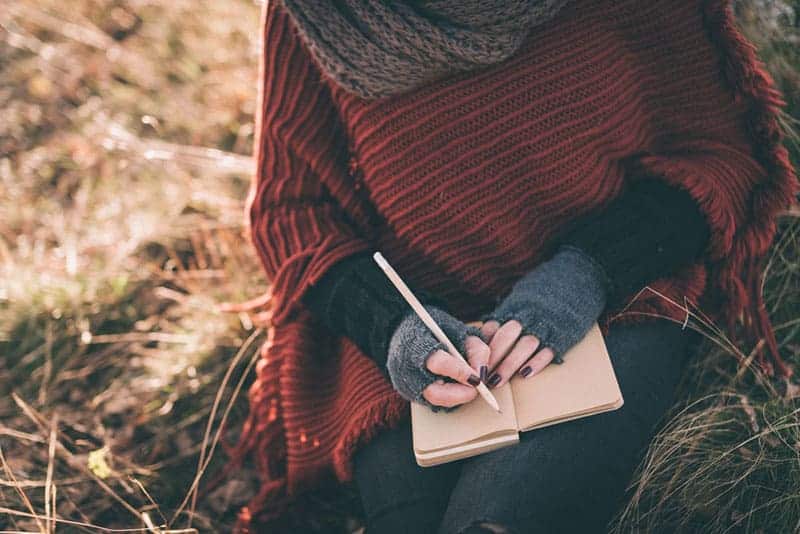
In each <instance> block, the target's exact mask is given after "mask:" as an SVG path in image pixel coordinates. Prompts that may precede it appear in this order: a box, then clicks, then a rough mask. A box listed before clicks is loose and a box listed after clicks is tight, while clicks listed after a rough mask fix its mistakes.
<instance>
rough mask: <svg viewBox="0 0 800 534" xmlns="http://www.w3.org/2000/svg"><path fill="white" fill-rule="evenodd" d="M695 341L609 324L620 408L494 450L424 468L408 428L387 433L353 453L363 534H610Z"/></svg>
mask: <svg viewBox="0 0 800 534" xmlns="http://www.w3.org/2000/svg"><path fill="white" fill-rule="evenodd" d="M698 338H699V336H698V334H697V333H695V332H693V331H691V330H689V329H686V330H682V329H681V327H680V325H677V324H675V323H672V322H669V321H666V320H664V319H658V320H655V321H650V322H648V323H644V324H639V325H612V326H611V328H610V331H609V335H608V336H607V337H606V345H607V346H608V351H609V354H610V356H611V360H612V362H613V365H614V370H615V372H616V374H617V380H618V381H619V384H620V389H621V390H622V395H623V397H624V399H625V403H624V405H623V406H622V408H620V409H618V410H615V411H612V412H607V413H603V414H598V415H594V416H591V417H586V418H582V419H577V420H574V421H568V422H565V423H561V424H558V425H554V426H549V427H545V428H541V429H538V430H533V431H530V432H523V433H521V434H520V442H519V444H517V445H512V446H510V447H505V448H502V449H498V450H496V451H492V452H490V453H486V454H482V455H479V456H474V457H472V458H465V459H464V460H460V461H456V462H451V463H447V464H442V465H438V466H434V467H419V466H418V465H417V464H416V461H415V460H414V454H413V451H412V446H411V427H410V421H409V420H405V421H404V422H403V423H402V424H400V425H398V426H396V427H394V428H391V429H386V430H384V431H383V432H381V433H380V434H379V435H378V436H376V437H375V439H373V440H372V441H370V442H368V443H367V444H365V445H364V446H363V447H361V448H360V449H359V450H358V451H357V452H356V454H355V456H354V467H355V482H356V486H357V487H358V489H359V493H360V495H361V501H362V503H363V506H364V511H365V514H366V521H367V528H366V534H392V533H399V532H404V533H405V532H407V533H414V534H421V533H427V532H431V533H440V534H450V533H465V532H466V533H469V532H475V533H477V532H511V533H523V532H524V533H550V532H567V533H572V532H576V533H595V532H604V531H605V529H606V525H607V524H608V522H609V521H610V520H611V519H612V517H613V515H614V513H615V512H616V511H617V509H618V508H619V507H620V506H621V505H622V504H624V499H625V498H626V488H627V485H628V483H629V482H630V481H631V477H632V475H633V472H634V470H635V468H636V466H637V464H638V463H639V461H640V460H641V459H642V457H643V455H644V453H645V452H646V450H647V446H648V445H649V442H650V439H651V438H652V437H653V435H654V434H655V432H656V430H657V429H658V427H660V424H662V423H663V422H664V421H663V420H662V418H663V417H662V416H663V415H664V413H665V412H666V411H667V410H668V409H669V408H670V407H671V406H672V403H673V402H674V400H675V399H674V392H675V387H676V386H677V384H678V381H679V379H680V377H681V374H682V370H683V366H684V364H685V363H686V358H687V355H688V354H689V353H690V349H691V348H692V347H693V345H694V343H695V342H696V341H698ZM487 523H488V524H489V525H492V527H491V528H489V527H488V526H487V525H486V524H487ZM481 525H484V526H481ZM499 527H500V528H499Z"/></svg>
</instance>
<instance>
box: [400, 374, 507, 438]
mask: <svg viewBox="0 0 800 534" xmlns="http://www.w3.org/2000/svg"><path fill="white" fill-rule="evenodd" d="M491 391H492V393H493V394H494V396H495V398H496V399H497V403H498V404H499V405H500V410H501V411H502V413H500V414H499V413H497V412H495V411H494V410H493V409H492V408H491V407H490V406H489V405H488V404H487V403H486V401H485V400H483V397H481V396H480V395H478V396H477V397H476V398H475V399H473V400H471V401H470V402H468V403H467V404H462V405H461V406H459V407H458V409H456V410H454V411H452V412H449V413H448V412H445V411H440V412H434V411H433V410H431V409H430V408H428V407H427V406H424V405H422V404H418V403H416V402H412V403H411V426H412V429H413V438H414V450H415V451H416V452H417V453H420V454H424V453H428V452H433V451H437V450H441V449H447V448H450V447H456V446H459V445H463V444H465V443H469V442H472V441H476V440H480V439H481V438H496V437H498V436H499V435H502V434H516V433H517V416H516V413H515V412H514V402H513V399H512V398H511V386H510V384H506V385H504V386H503V387H501V388H498V389H493V390H491Z"/></svg>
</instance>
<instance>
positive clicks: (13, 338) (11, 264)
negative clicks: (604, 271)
mask: <svg viewBox="0 0 800 534" xmlns="http://www.w3.org/2000/svg"><path fill="white" fill-rule="evenodd" d="M737 5H738V6H739V7H740V18H741V19H742V20H743V21H744V22H745V24H746V29H747V30H748V32H749V33H750V36H751V38H752V39H753V40H755V41H757V42H758V43H759V45H760V46H761V53H762V55H763V57H764V58H765V59H766V60H767V61H768V62H769V64H770V67H771V69H772V70H773V72H774V73H775V74H776V77H777V78H778V80H779V81H780V82H781V84H782V87H783V88H784V91H785V93H786V94H787V96H788V97H789V100H790V102H791V106H790V109H789V112H788V113H787V114H786V115H785V117H784V118H783V120H784V123H785V125H786V126H787V128H789V127H791V126H792V125H796V123H797V119H796V118H793V117H798V116H800V113H798V109H800V105H798V104H800V98H799V97H798V91H800V81H798V74H797V72H798V71H797V65H800V57H799V56H800V53H798V46H797V44H798V32H797V27H798V25H800V24H799V23H798V20H800V4H797V5H795V6H794V8H793V9H794V10H796V11H791V9H792V8H789V7H787V8H786V10H785V12H784V14H783V15H781V14H780V13H778V14H777V16H776V13H775V12H773V11H772V10H774V9H775V6H778V5H785V4H782V3H781V4H778V3H776V2H765V1H760V2H757V1H755V0H752V1H749V2H740V3H738V4H737ZM768 8H769V9H768ZM258 19H259V5H257V4H256V3H253V2H249V1H246V0H228V1H225V2H214V1H211V0H194V1H191V2H189V1H188V0H174V1H171V2H155V1H153V0H62V1H60V2H57V1H55V0H37V1H35V2H34V1H31V0H3V2H2V9H0V109H2V110H3V118H2V119H1V120H0V198H2V199H3V202H2V203H0V210H2V211H0V470H1V471H2V473H0V531H12V532H47V533H49V532H56V531H57V532H73V531H75V532H120V531H134V532H162V533H163V532H190V531H192V530H191V529H197V530H198V531H201V532H215V531H226V530H229V528H230V525H231V524H232V521H233V519H234V514H235V512H236V510H237V509H238V507H239V506H240V505H241V504H243V502H244V499H246V497H247V496H248V495H249V494H251V493H252V492H253V491H254V490H255V484H256V481H255V479H254V477H253V475H252V471H251V470H247V469H245V470H243V471H242V472H240V473H238V474H237V475H236V476H235V477H233V478H230V479H227V480H226V481H225V482H224V483H223V484H221V485H220V486H218V487H216V488H214V489H213V491H211V492H210V493H203V494H201V495H199V496H198V494H197V493H196V492H195V491H194V490H195V489H197V488H198V487H200V488H203V487H204V486H203V484H202V482H203V481H204V480H207V479H208V476H209V473H212V472H214V471H215V470H216V469H217V468H218V467H219V464H220V462H221V460H222V459H223V455H221V454H220V450H221V447H222V446H223V443H222V442H220V441H219V440H220V437H221V436H220V428H221V425H222V422H223V420H224V421H227V424H226V428H227V429H228V430H227V432H228V434H229V435H228V436H223V439H231V440H232V439H233V438H234V437H235V435H236V430H237V428H238V426H237V425H238V423H239V422H240V421H241V420H242V417H243V415H244V412H245V410H246V401H245V399H244V397H243V395H242V390H243V388H246V387H247V385H248V383H249V381H250V380H251V379H252V373H251V372H250V369H251V367H252V364H253V362H254V361H255V357H256V349H257V346H258V344H259V341H261V340H262V339H263V336H264V327H266V326H268V317H267V318H266V319H265V317H262V316H259V315H253V314H248V313H245V312H243V311H236V308H231V307H225V306H222V305H223V304H224V303H226V302H242V301H245V300H248V299H252V298H257V297H259V296H260V295H263V294H265V292H266V291H267V289H268V288H267V286H266V284H265V283H264V280H263V276H262V275H261V272H260V269H259V267H258V265H257V262H256V260H255V258H254V255H253V253H252V250H251V246H250V242H249V240H248V239H247V236H246V234H245V228H244V227H243V226H242V222H243V202H244V198H245V195H246V189H247V185H248V182H249V178H250V172H251V168H252V163H251V160H250V157H249V153H250V150H251V144H252V134H253V132H252V120H253V108H254V105H255V81H256V67H257V45H258V41H257V37H258ZM776 21H777V22H776ZM789 142H790V144H792V146H793V147H794V148H797V146H798V145H797V144H798V138H797V137H794V138H792V139H790V141H789ZM796 154H797V152H795V155H796ZM795 161H797V158H795ZM798 254H800V226H798V222H797V219H796V216H795V217H787V218H786V219H785V220H784V221H782V224H781V237H780V240H779V242H777V243H776V245H775V247H774V249H773V259H772V262H771V264H770V269H769V276H768V281H767V283H768V287H767V295H768V305H769V307H770V312H771V315H772V317H773V318H774V321H775V324H776V325H777V327H778V334H779V339H780V341H781V345H782V348H783V350H784V351H786V353H787V354H791V355H792V359H793V361H794V362H795V363H796V362H797V361H798V353H800V341H798V335H799V332H800V320H798V319H797V317H798V316H800V314H798V302H800V299H798V291H800V283H798V282H800V280H798V277H799V276H800V274H799V271H800V258H798ZM701 319H702V318H700V317H693V323H692V324H693V326H696V327H698V328H704V329H705V331H706V332H707V333H709V334H710V335H709V342H708V343H707V344H706V346H705V347H704V349H703V351H702V356H703V357H702V358H700V357H698V358H697V360H696V361H695V363H694V365H693V367H692V368H691V369H689V370H687V373H686V377H685V380H684V384H683V385H682V389H681V391H682V393H681V399H683V400H682V401H681V402H680V403H679V404H678V405H676V407H675V409H674V412H673V413H672V414H671V416H672V417H670V418H669V420H668V421H667V424H666V425H665V427H664V429H663V431H662V432H661V433H659V435H658V436H657V438H656V439H655V440H654V442H653V444H652V447H651V448H650V451H649V453H648V456H647V457H646V458H645V460H644V461H643V463H642V466H641V470H640V472H639V473H637V480H636V481H634V485H633V487H632V498H631V501H630V503H629V504H628V506H627V507H626V508H625V509H623V510H621V511H620V521H619V522H618V523H617V525H616V527H617V530H618V531H651V530H655V526H657V525H658V526H660V527H662V528H664V529H665V530H669V531H692V530H697V531H702V532H726V531H742V530H747V531H753V532H756V531H758V529H759V528H760V529H761V530H762V531H764V532H789V531H793V530H797V526H798V523H799V522H800V508H799V504H798V500H797V497H796V496H797V494H798V492H797V488H798V487H800V469H798V467H797V466H798V462H797V460H798V445H797V444H798V437H799V436H798V432H797V428H798V425H800V418H798V415H797V401H796V399H797V391H798V390H797V386H795V385H793V384H772V383H770V382H769V381H767V380H765V379H764V377H761V376H759V375H758V373H757V372H756V371H754V370H753V368H752V366H751V365H749V360H748V355H746V354H742V353H741V352H740V351H739V350H738V349H737V348H736V347H735V346H731V345H730V344H729V343H726V342H725V340H724V339H718V338H717V339H715V334H714V332H713V331H712V330H711V329H710V325H705V326H703V325H702V321H701ZM698 356H699V355H698ZM198 481H199V482H200V483H199V484H198ZM306 503H307V504H310V505H311V506H312V509H313V510H314V513H313V514H310V515H308V516H304V517H292V518H289V519H287V527H286V528H287V531H288V530H291V531H310V532H347V531H355V530H356V529H357V528H358V526H359V522H358V520H357V516H358V506H357V500H356V499H355V496H354V494H353V492H352V489H351V488H347V487H345V488H334V489H332V490H325V489H323V490H321V491H320V493H318V494H312V495H309V496H307V497H306ZM125 529H130V530H125ZM170 529H171V530H170Z"/></svg>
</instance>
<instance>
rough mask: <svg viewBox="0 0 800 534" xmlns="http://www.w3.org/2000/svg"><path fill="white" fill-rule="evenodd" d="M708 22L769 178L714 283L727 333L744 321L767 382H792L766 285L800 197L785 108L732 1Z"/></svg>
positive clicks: (718, 4) (717, 1) (706, 10)
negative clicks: (781, 225)
mask: <svg viewBox="0 0 800 534" xmlns="http://www.w3.org/2000/svg"><path fill="white" fill-rule="evenodd" d="M703 17H704V20H705V26H706V29H707V30H708V32H709V36H710V39H711V41H712V43H713V44H714V45H715V46H716V47H717V50H718V51H719V53H720V56H721V59H720V61H721V67H722V69H721V70H722V74H723V76H724V78H725V81H726V82H727V83H728V85H729V86H730V88H731V90H732V91H733V94H734V98H735V100H736V101H739V102H741V101H744V102H746V103H747V106H748V111H747V114H746V117H745V128H746V130H747V133H748V135H749V136H750V139H751V141H752V145H753V155H754V158H755V159H756V161H758V163H760V164H761V165H762V166H763V167H764V169H765V170H766V174H767V178H766V180H765V181H764V182H762V183H760V184H758V185H756V186H755V187H754V190H753V196H752V199H753V202H752V205H751V210H752V213H751V215H750V217H749V220H751V221H753V222H752V225H751V226H749V227H748V228H747V229H746V230H745V231H744V233H743V234H741V235H736V237H735V243H734V246H733V249H732V251H731V254H730V257H729V258H727V261H726V262H725V264H724V265H723V266H722V270H721V272H720V273H719V274H720V276H718V277H712V279H713V282H715V283H717V284H718V287H719V289H721V290H722V291H723V292H724V294H726V295H727V297H728V299H729V303H730V310H729V313H728V331H729V332H730V333H731V335H733V332H734V331H735V330H734V327H735V324H736V320H737V318H739V316H740V315H741V322H742V326H743V330H744V335H745V337H746V340H747V341H748V342H750V343H753V344H754V345H755V347H756V348H755V351H756V361H757V363H758V364H759V366H760V367H761V370H762V371H763V372H764V373H765V374H766V375H767V376H774V375H775V370H776V369H775V368H776V367H777V371H778V373H779V376H781V377H787V378H788V377H790V376H792V374H793V372H794V370H793V369H792V368H791V367H790V366H789V365H787V363H786V361H785V360H784V359H783V358H782V357H781V355H780V351H779V349H778V343H777V340H776V338H775V332H774V329H773V327H772V324H771V322H770V319H769V315H768V313H767V310H766V307H765V304H764V296H763V290H762V283H761V276H762V274H763V272H764V269H763V267H764V265H765V264H766V260H767V259H768V258H767V255H768V252H769V249H770V246H771V244H772V240H773V239H774V237H775V233H776V224H775V219H776V217H777V215H778V214H779V212H780V211H781V210H784V209H786V208H788V207H789V206H790V205H792V203H793V202H795V200H796V199H795V196H796V195H797V193H798V183H797V180H796V177H795V174H794V170H793V168H792V164H791V162H790V160H789V153H788V151H787V149H786V147H784V146H783V138H784V133H783V130H782V128H781V126H780V122H779V121H778V116H779V112H780V109H781V108H782V107H784V106H785V105H786V102H785V101H784V100H783V98H782V96H781V94H780V92H779V91H778V90H777V89H776V88H775V84H774V81H773V79H772V77H771V76H770V74H769V72H768V71H767V70H766V68H765V66H764V64H763V63H762V62H761V61H760V60H759V58H758V56H757V55H756V49H755V46H753V44H751V43H750V42H749V41H747V39H745V38H744V36H743V35H742V34H741V32H740V31H739V29H738V28H737V26H736V22H735V15H734V13H733V9H732V7H731V2H730V0H708V1H706V2H705V4H704V6H703ZM764 345H766V349H767V351H766V352H765V351H764V350H763V349H764Z"/></svg>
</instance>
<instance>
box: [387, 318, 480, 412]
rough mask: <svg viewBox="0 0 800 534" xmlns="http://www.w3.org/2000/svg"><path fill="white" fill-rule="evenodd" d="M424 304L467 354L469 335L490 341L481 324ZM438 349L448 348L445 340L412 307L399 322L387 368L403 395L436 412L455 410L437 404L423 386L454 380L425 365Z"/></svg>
mask: <svg viewBox="0 0 800 534" xmlns="http://www.w3.org/2000/svg"><path fill="white" fill-rule="evenodd" d="M423 306H424V307H425V309H426V310H428V313H430V314H431V317H433V320H434V321H436V323H437V324H438V325H439V326H440V327H441V328H442V331H443V332H444V333H445V334H446V335H447V337H448V338H449V339H450V341H452V342H453V345H455V347H456V348H457V349H458V351H459V352H460V353H461V354H463V355H464V356H466V354H467V351H466V347H465V341H466V338H467V336H470V335H474V336H477V337H478V338H480V339H481V340H483V341H486V338H485V337H484V336H483V334H482V333H481V331H480V329H479V328H477V327H475V326H471V325H466V324H464V323H463V322H461V321H459V320H458V319H456V318H455V317H453V316H452V315H450V314H449V313H447V312H446V311H444V310H442V309H440V308H437V307H436V306H433V305H429V304H424V305H423ZM437 349H442V350H444V351H445V352H446V351H447V347H446V346H445V344H444V343H441V342H440V341H439V340H438V339H436V336H434V335H433V333H432V332H431V331H430V329H429V328H428V327H427V326H426V325H425V323H424V322H423V321H422V319H420V318H419V316H418V315H417V314H416V312H414V311H413V310H409V312H408V314H407V315H406V316H405V317H404V318H403V320H402V321H401V322H400V323H399V324H398V326H397V328H396V329H395V331H394V333H393V334H392V338H391V340H390V341H389V354H388V357H387V360H386V370H387V371H388V373H389V378H390V379H391V382H392V385H393V386H394V388H395V389H396V390H397V392H398V393H400V396H402V397H403V398H405V399H406V400H409V401H414V402H418V403H420V404H424V405H425V406H428V407H429V408H431V409H432V410H433V411H435V412H438V411H441V410H445V411H452V410H454V409H455V408H457V406H456V407H453V408H447V407H443V406H436V405H434V404H431V403H429V402H428V401H427V400H426V399H425V398H424V397H423V396H422V390H424V389H425V388H426V387H428V386H429V385H430V384H432V383H433V382H434V381H436V380H437V379H439V378H444V380H445V381H446V382H447V381H452V379H450V378H448V377H442V376H439V375H436V374H433V373H432V372H430V371H429V370H428V369H427V368H426V367H425V363H426V361H427V359H428V356H430V355H431V354H432V353H433V352H434V351H435V350H437Z"/></svg>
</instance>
